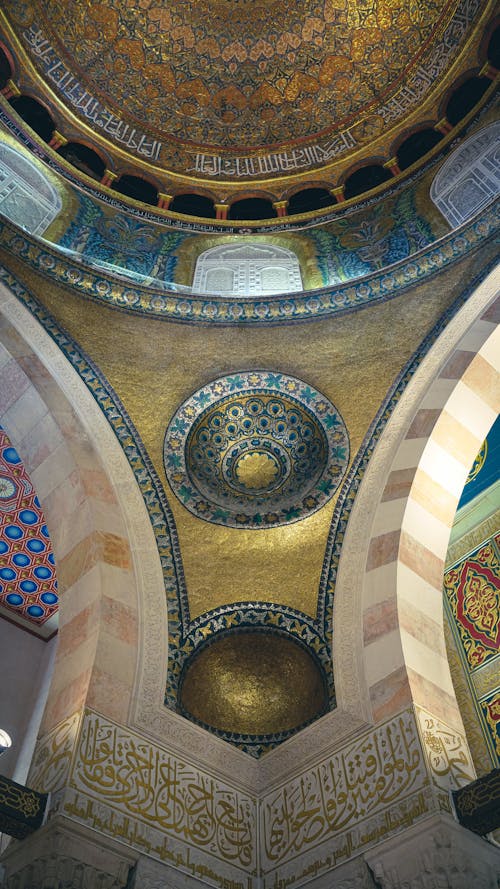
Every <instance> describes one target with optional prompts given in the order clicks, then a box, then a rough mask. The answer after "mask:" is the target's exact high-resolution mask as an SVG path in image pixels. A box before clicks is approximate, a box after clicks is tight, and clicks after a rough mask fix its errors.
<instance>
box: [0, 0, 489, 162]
mask: <svg viewBox="0 0 500 889" xmlns="http://www.w3.org/2000/svg"><path fill="white" fill-rule="evenodd" d="M486 6H487V4H483V3H481V0H447V2H444V3H443V2H439V0H421V2H416V0H411V2H410V3H408V2H404V0H366V2H365V0H363V2H354V0H310V2H308V3H293V2H289V0H257V2H249V0H199V2H197V3H196V4H186V3H184V2H182V0H173V2H171V3H169V4H168V8H167V7H166V6H165V5H164V4H160V3H157V2H155V0H143V2H141V3H140V4H139V5H136V4H129V3H124V2H123V0H111V2H110V3H106V4H103V3H95V2H91V0H77V2H74V3H72V4H71V6H70V7H68V5H67V4H60V3H58V2H56V0H34V2H30V3H26V2H22V3H19V2H14V0H7V2H6V4H5V8H6V11H7V14H8V15H9V17H10V20H11V22H12V23H13V25H14V28H15V30H16V32H17V33H18V35H19V37H20V39H21V42H22V44H23V46H24V49H25V50H27V51H28V53H29V55H30V56H31V59H32V60H33V62H34V63H35V66H36V68H37V69H38V72H39V74H41V75H42V78H43V81H44V82H45V83H46V84H49V85H50V86H51V88H53V89H54V90H55V92H56V94H58V95H59V97H60V98H61V99H62V100H63V102H64V103H65V104H66V105H68V107H70V108H71V109H72V110H73V111H74V112H75V113H76V114H77V116H78V117H80V118H81V119H83V120H84V121H85V122H86V123H88V124H89V125H90V126H91V127H92V128H93V129H94V130H96V131H97V132H100V133H102V135H103V136H104V137H105V138H107V139H110V140H111V141H113V142H115V143H116V144H118V145H120V146H121V147H122V148H124V149H125V150H128V151H132V153H134V154H136V155H138V156H139V157H141V158H142V159H143V160H147V161H152V162H153V163H155V164H156V163H158V164H159V165H161V166H164V167H165V166H166V167H168V168H169V169H170V170H171V171H172V172H174V173H187V174H189V175H193V174H194V175H195V176H197V177H199V176H201V177H208V178H211V177H217V178H229V179H233V178H236V179H240V178H248V177H253V178H255V177H257V178H260V179H266V178H270V177H276V176H283V175H284V176H288V175H290V174H293V173H296V172H300V171H301V170H303V169H306V168H314V167H320V166H324V165H325V164H328V163H331V162H333V161H334V160H336V158H337V157H341V156H346V157H347V156H349V154H351V153H352V152H355V151H356V150H357V149H358V148H360V147H362V146H363V145H366V144H367V143H371V142H372V141H373V140H374V139H376V138H377V137H378V136H380V135H381V134H382V133H384V132H386V131H387V130H389V129H391V127H392V126H393V125H395V124H397V123H398V122H399V123H401V121H402V120H404V119H405V118H407V117H408V116H409V115H411V114H412V113H414V112H416V111H418V110H419V109H420V108H421V106H422V101H423V100H427V98H428V96H430V95H431V94H433V92H434V91H435V90H436V88H437V87H439V85H440V84H441V83H442V81H443V78H445V77H447V75H448V74H449V72H450V71H451V68H452V66H453V65H455V66H456V63H457V58H458V56H459V55H460V54H461V53H462V52H463V51H465V50H466V46H467V40H468V38H469V36H470V34H471V33H472V29H473V27H475V25H477V24H479V19H480V16H481V13H482V12H483V11H484V9H485V8H486ZM468 64H469V65H470V61H469V62H468Z"/></svg>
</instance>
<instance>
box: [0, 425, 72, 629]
mask: <svg viewBox="0 0 500 889" xmlns="http://www.w3.org/2000/svg"><path fill="white" fill-rule="evenodd" d="M0 605H2V606H4V607H5V608H7V609H8V610H9V611H11V612H13V613H15V614H16V615H17V616H18V617H22V618H24V620H27V621H30V622H31V623H34V624H36V625H37V626H39V627H40V626H42V625H43V624H44V623H46V621H48V620H49V618H50V617H52V615H53V614H55V612H57V610H58V605H59V597H58V593H57V580H56V570H55V563H54V554H53V552H52V546H51V542H50V537H49V531H48V528H47V525H46V524H45V518H44V515H43V512H42V508H41V506H40V501H39V500H38V497H37V495H36V493H35V490H34V488H33V485H32V484H31V481H30V478H29V476H28V474H27V472H26V469H25V468H24V464H23V462H22V460H21V458H20V456H19V454H18V453H17V451H16V449H15V448H14V447H13V446H12V443H11V442H10V439H9V437H8V436H7V434H6V432H5V430H4V429H2V428H1V427H0Z"/></svg>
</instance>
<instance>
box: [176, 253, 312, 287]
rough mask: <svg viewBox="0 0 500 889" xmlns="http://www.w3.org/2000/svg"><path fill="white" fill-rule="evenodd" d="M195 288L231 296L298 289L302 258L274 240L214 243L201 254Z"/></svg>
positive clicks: (197, 264)
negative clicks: (260, 242) (257, 242)
mask: <svg viewBox="0 0 500 889" xmlns="http://www.w3.org/2000/svg"><path fill="white" fill-rule="evenodd" d="M193 290H195V291H196V292H197V293H217V294H221V295H227V296H230V295H234V296H259V295H261V294H262V295H264V294H270V293H297V292H298V291H300V290H302V278H301V274H300V266H299V261H298V259H297V257H296V255H295V253H293V252H292V251H291V250H286V249H285V248H284V247H275V246H274V245H273V244H269V245H268V244H262V245H261V244H246V245H245V246H240V245H238V244H228V245H227V246H226V245H222V246H220V247H212V248H211V249H210V250H206V251H205V253H202V254H201V255H200V256H199V257H198V261H197V263H196V269H195V273H194V281H193Z"/></svg>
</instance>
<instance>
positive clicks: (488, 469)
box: [457, 417, 500, 509]
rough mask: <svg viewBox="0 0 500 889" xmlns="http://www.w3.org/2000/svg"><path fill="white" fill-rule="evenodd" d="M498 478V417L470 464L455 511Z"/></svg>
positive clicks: (499, 423)
mask: <svg viewBox="0 0 500 889" xmlns="http://www.w3.org/2000/svg"><path fill="white" fill-rule="evenodd" d="M499 478H500V417H498V418H497V419H496V420H495V422H494V424H493V426H492V427H491V429H490V431H489V433H488V435H487V437H486V439H485V440H484V442H483V444H482V445H481V448H480V450H479V453H478V454H477V456H476V459H475V460H474V463H473V464H472V467H471V470H470V472H469V475H468V477H467V481H466V482H465V486H464V489H463V491H462V496H461V497H460V501H459V504H458V506H457V509H461V508H462V506H465V505H466V503H470V501H471V500H473V499H474V497H477V496H478V495H479V494H482V493H483V491H486V489H487V488H489V487H490V485H493V484H495V482H497V481H498V479H499Z"/></svg>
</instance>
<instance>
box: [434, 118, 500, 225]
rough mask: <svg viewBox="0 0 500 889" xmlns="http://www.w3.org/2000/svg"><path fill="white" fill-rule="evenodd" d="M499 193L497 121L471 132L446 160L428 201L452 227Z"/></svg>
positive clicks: (499, 145)
mask: <svg viewBox="0 0 500 889" xmlns="http://www.w3.org/2000/svg"><path fill="white" fill-rule="evenodd" d="M499 192H500V121H496V122H495V123H493V124H491V126H488V127H485V128H484V129H483V130H480V131H479V132H478V133H475V134H474V135H473V136H471V137H470V139H467V140H466V141H465V142H464V143H463V144H462V145H460V146H459V147H458V148H457V149H456V150H455V151H454V152H453V153H452V154H451V155H450V156H449V157H448V158H447V160H446V162H445V163H444V164H443V166H442V167H441V169H440V170H439V172H438V174H437V175H436V177H435V178H434V180H433V183H432V185H431V191H430V195H431V200H432V201H433V202H434V204H435V205H436V207H437V208H438V210H440V211H441V213H442V214H443V216H444V217H445V219H446V220H447V221H448V222H449V223H450V225H452V226H453V227H456V226H458V225H461V224H462V222H465V220H466V219H469V218H470V217H471V216H473V215H474V213H476V212H477V210H479V209H480V207H482V206H484V204H487V203H488V201H490V200H491V199H492V198H494V197H495V196H496V195H497V194H498V193H499Z"/></svg>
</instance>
